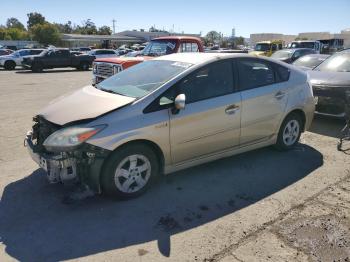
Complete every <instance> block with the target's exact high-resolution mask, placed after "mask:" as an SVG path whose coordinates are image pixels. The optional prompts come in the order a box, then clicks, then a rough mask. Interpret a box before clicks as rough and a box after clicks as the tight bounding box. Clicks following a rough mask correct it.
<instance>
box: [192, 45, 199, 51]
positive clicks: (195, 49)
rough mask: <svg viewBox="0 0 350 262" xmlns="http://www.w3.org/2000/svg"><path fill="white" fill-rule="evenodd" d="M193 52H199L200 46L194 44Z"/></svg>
mask: <svg viewBox="0 0 350 262" xmlns="http://www.w3.org/2000/svg"><path fill="white" fill-rule="evenodd" d="M192 52H199V48H198V44H197V43H192Z"/></svg>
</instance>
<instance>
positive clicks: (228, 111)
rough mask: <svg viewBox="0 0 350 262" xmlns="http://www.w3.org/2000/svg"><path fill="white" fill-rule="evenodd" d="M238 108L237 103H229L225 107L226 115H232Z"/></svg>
mask: <svg viewBox="0 0 350 262" xmlns="http://www.w3.org/2000/svg"><path fill="white" fill-rule="evenodd" d="M238 110H239V106H237V105H230V106H228V107H227V108H226V109H225V113H226V114H228V115H233V114H234V113H236V112H237V111H238Z"/></svg>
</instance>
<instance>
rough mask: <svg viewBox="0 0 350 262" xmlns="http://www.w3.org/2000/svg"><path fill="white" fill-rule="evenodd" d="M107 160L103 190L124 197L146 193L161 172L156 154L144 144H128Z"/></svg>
mask: <svg viewBox="0 0 350 262" xmlns="http://www.w3.org/2000/svg"><path fill="white" fill-rule="evenodd" d="M106 161H107V162H106V164H105V167H104V169H103V172H102V177H101V184H102V189H103V192H104V193H106V194H108V195H112V196H116V197H118V198H122V199H128V198H133V197H137V196H139V195H141V194H142V193H144V192H145V191H146V190H147V189H148V187H149V186H150V185H151V183H152V181H153V180H154V178H155V177H156V176H157V174H158V172H159V163H158V159H157V156H156V154H155V153H154V151H153V150H152V149H151V148H150V147H148V146H146V145H143V144H133V145H129V146H128V145H126V146H125V147H123V148H121V149H119V150H117V151H115V152H114V153H113V154H112V155H111V156H110V157H109V158H108V159H107V160H106Z"/></svg>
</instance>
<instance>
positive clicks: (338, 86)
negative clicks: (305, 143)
mask: <svg viewBox="0 0 350 262" xmlns="http://www.w3.org/2000/svg"><path fill="white" fill-rule="evenodd" d="M308 74H309V78H310V83H311V84H312V89H313V92H314V96H315V103H316V113H318V114H322V115H328V116H333V117H338V118H344V117H345V116H346V110H347V108H349V107H350V105H349V103H350V102H349V101H350V52H340V53H335V54H334V55H332V56H331V57H329V58H328V59H326V60H325V61H324V62H323V63H321V64H320V65H319V66H317V67H316V68H315V69H314V70H311V71H308Z"/></svg>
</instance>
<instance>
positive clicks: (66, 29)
mask: <svg viewBox="0 0 350 262" xmlns="http://www.w3.org/2000/svg"><path fill="white" fill-rule="evenodd" d="M54 25H55V26H56V27H57V28H58V30H59V31H60V33H62V34H71V33H72V32H73V26H72V22H71V21H68V22H67V23H65V24H60V23H54Z"/></svg>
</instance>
